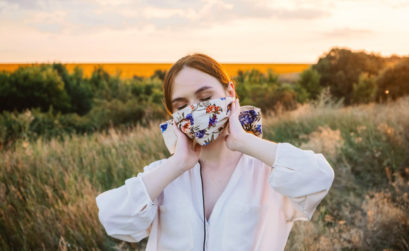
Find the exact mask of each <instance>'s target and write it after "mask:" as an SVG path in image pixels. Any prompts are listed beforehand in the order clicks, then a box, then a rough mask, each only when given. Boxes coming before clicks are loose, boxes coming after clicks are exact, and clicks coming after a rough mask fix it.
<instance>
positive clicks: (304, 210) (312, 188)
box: [268, 143, 334, 221]
mask: <svg viewBox="0 0 409 251" xmlns="http://www.w3.org/2000/svg"><path fill="white" fill-rule="evenodd" d="M333 180H334V170H333V169H332V167H331V166H330V164H329V163H328V161H327V160H326V159H325V157H324V156H323V155H322V154H321V153H314V152H313V151H312V150H303V149H300V148H297V147H295V146H294V145H292V144H290V143H278V145H277V149H276V157H275V161H274V163H273V169H272V171H271V173H270V176H269V178H268V181H269V184H270V185H271V187H272V188H274V189H275V190H276V191H278V192H279V193H281V194H283V195H284V210H285V215H286V217H287V220H288V221H295V220H311V218H312V215H313V213H314V211H315V209H316V208H317V206H318V204H319V203H320V202H321V200H322V199H323V198H324V197H325V196H326V195H327V193H328V191H329V189H330V187H331V185H332V182H333Z"/></svg>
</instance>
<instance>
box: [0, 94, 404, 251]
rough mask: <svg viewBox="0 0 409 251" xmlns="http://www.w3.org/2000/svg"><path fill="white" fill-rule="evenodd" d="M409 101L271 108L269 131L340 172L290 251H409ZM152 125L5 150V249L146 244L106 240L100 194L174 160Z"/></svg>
mask: <svg viewBox="0 0 409 251" xmlns="http://www.w3.org/2000/svg"><path fill="white" fill-rule="evenodd" d="M408 106H409V97H406V98H402V99H400V100H398V101H396V102H393V103H389V104H386V105H381V104H368V105H361V106H353V107H340V106H338V105H336V104H331V103H329V104H324V102H322V100H321V102H320V103H318V104H315V105H313V104H309V105H308V104H307V105H303V106H301V107H299V108H298V109H297V110H295V111H291V112H284V113H281V114H264V115H263V131H264V137H265V138H267V139H271V140H274V141H276V142H290V143H293V144H294V145H296V146H299V147H301V148H303V149H312V150H314V151H315V152H322V153H323V154H324V156H325V157H326V158H327V160H328V161H329V162H330V164H331V165H332V167H333V168H334V171H335V180H334V183H333V186H332V188H331V190H330V192H329V194H328V195H327V196H326V197H325V199H324V200H323V201H322V202H321V204H320V205H319V207H318V208H317V210H316V211H315V213H314V216H313V218H312V221H310V222H296V223H295V225H294V228H293V230H292V232H291V234H290V237H289V241H288V243H287V247H286V250H408V249H409V246H408V243H409V198H408V193H409V179H408V177H409V159H408V156H409V155H408V153H409V136H408V135H409V133H408V132H409V110H408V109H407V107H408ZM158 123H159V122H158V121H152V124H151V126H150V127H148V128H143V127H136V128H133V129H131V130H129V131H127V132H123V133H118V132H117V131H115V130H114V129H112V130H110V132H109V133H107V134H101V133H95V134H92V135H79V136H73V137H66V138H65V139H64V140H63V141H57V140H51V141H45V140H42V139H39V140H37V141H35V142H22V143H21V144H18V145H17V148H16V149H15V150H13V151H10V150H7V151H2V152H0V249H1V250H40V249H41V250H43V249H45V250H67V249H80V250H96V249H98V250H100V249H103V250H114V248H115V247H120V248H121V249H122V250H126V249H130V248H134V249H137V250H138V249H139V250H143V249H141V247H142V246H143V244H144V242H146V240H147V239H145V240H143V241H142V242H140V243H139V244H126V243H123V242H120V241H117V240H114V239H112V238H110V237H108V236H107V235H106V233H105V231H104V229H103V227H102V225H101V224H100V223H99V221H98V218H97V207H96V204H95V197H96V196H97V195H98V194H99V193H101V192H102V191H105V190H107V189H110V188H113V187H117V186H120V185H123V183H124V181H125V179H127V178H129V177H132V176H135V175H137V174H138V172H140V171H141V170H143V167H144V166H145V165H147V164H149V163H150V162H152V161H154V160H157V159H160V158H164V157H167V156H168V153H167V150H166V147H165V144H164V143H163V140H162V137H161V134H160V130H159V127H158Z"/></svg>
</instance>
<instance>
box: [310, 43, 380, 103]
mask: <svg viewBox="0 0 409 251" xmlns="http://www.w3.org/2000/svg"><path fill="white" fill-rule="evenodd" d="M384 66H385V60H384V58H382V57H381V56H379V55H375V54H367V53H365V52H363V51H358V52H352V51H351V50H348V49H340V48H333V49H331V50H330V51H329V52H328V53H327V54H326V55H324V56H323V57H320V59H319V60H318V62H317V64H315V65H313V66H312V67H313V69H314V70H316V71H318V73H319V74H320V75H321V78H320V85H321V86H322V87H324V86H329V87H330V91H331V94H332V96H334V97H335V98H344V102H345V104H346V105H348V104H350V103H351V102H352V92H353V84H354V83H358V82H359V76H360V74H361V73H363V72H366V73H367V74H368V75H369V76H376V75H377V74H378V73H379V71H380V70H381V69H382V68H383V67H384Z"/></svg>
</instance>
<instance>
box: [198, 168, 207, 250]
mask: <svg viewBox="0 0 409 251" xmlns="http://www.w3.org/2000/svg"><path fill="white" fill-rule="evenodd" d="M199 166H200V183H201V184H202V205H203V251H205V250H206V247H205V245H206V214H205V204H204V191H203V179H202V164H201V163H200V161H199Z"/></svg>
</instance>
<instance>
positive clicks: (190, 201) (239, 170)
mask: <svg viewBox="0 0 409 251" xmlns="http://www.w3.org/2000/svg"><path fill="white" fill-rule="evenodd" d="M164 160H165V159H160V160H156V161H154V162H152V163H150V164H149V165H147V166H145V167H144V171H143V172H140V173H138V175H137V176H135V177H131V178H129V179H127V180H125V184H124V185H122V186H120V187H118V188H114V189H111V190H108V191H105V192H103V193H101V194H99V195H98V196H97V197H96V203H97V206H98V209H99V213H98V217H99V220H100V221H101V223H102V225H103V226H104V228H105V230H106V232H107V234H108V235H110V236H111V237H113V238H117V239H120V240H124V241H128V242H139V241H140V240H142V239H144V238H145V237H147V236H149V239H148V243H147V247H146V250H147V251H153V250H215V251H218V250H234V251H238V250H246V251H248V250H283V249H284V247H285V244H286V242H287V239H288V236H289V233H290V230H291V228H292V226H293V222H294V221H295V220H310V219H311V217H312V215H313V213H314V211H315V208H316V207H317V206H318V204H319V203H320V201H321V200H322V199H323V198H324V197H325V195H326V194H327V193H328V190H329V189H330V187H331V185H332V182H333V180H334V171H333V169H332V167H331V166H330V164H329V163H328V162H327V160H326V159H325V157H324V156H323V155H322V154H321V153H314V152H313V151H311V150H302V149H300V148H298V147H295V146H294V145H292V144H290V143H278V145H277V150H276V157H275V161H274V164H273V167H270V166H268V165H266V164H265V163H264V162H262V161H260V160H258V159H256V158H254V157H252V156H249V155H246V154H244V153H243V154H242V155H241V158H240V160H239V162H238V164H237V166H236V167H235V169H234V171H233V174H232V176H231V178H230V180H229V182H228V184H227V185H226V187H225V189H224V191H223V192H222V194H221V195H220V197H219V198H218V199H217V201H216V204H215V205H214V207H213V210H212V212H211V215H210V218H209V220H208V221H207V220H206V219H205V217H204V210H203V197H202V179H201V175H200V168H201V167H200V164H199V162H198V163H197V164H196V165H195V166H194V167H193V168H191V169H189V170H188V171H185V172H184V173H183V174H182V175H180V176H179V177H177V178H176V179H174V180H173V181H172V182H171V183H169V184H168V185H167V186H166V187H165V189H163V191H162V193H161V194H160V195H159V196H158V197H157V198H156V199H155V200H153V201H152V200H151V198H150V196H149V194H148V192H147V189H146V186H145V184H144V181H143V179H142V178H143V175H144V173H146V172H149V171H150V170H152V169H153V168H155V167H158V166H160V164H161V162H162V161H164ZM163 168H166V167H163ZM145 206H146V207H145ZM144 207H145V208H144ZM143 208H144V209H143ZM142 209H143V210H142Z"/></svg>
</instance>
